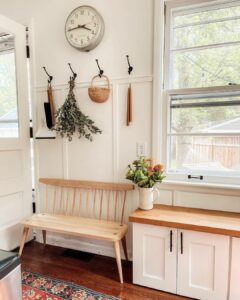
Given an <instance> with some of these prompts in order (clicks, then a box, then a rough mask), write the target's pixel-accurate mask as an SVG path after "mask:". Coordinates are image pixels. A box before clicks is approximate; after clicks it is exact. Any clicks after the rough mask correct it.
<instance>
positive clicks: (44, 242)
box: [42, 230, 47, 246]
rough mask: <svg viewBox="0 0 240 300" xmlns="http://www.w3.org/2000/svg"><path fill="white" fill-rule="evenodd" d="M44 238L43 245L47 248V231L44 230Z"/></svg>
mask: <svg viewBox="0 0 240 300" xmlns="http://www.w3.org/2000/svg"><path fill="white" fill-rule="evenodd" d="M42 236H43V245H44V246H46V237H47V232H46V230H42Z"/></svg>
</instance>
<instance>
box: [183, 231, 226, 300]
mask: <svg viewBox="0 0 240 300" xmlns="http://www.w3.org/2000/svg"><path fill="white" fill-rule="evenodd" d="M229 242H230V238H229V237H227V236H222V235H215V234H208V233H203V232H196V231H186V230H179V231H178V245H179V247H178V248H179V249H178V279H177V294H179V295H183V296H188V297H192V298H196V299H201V300H227V289H228V272H229V259H228V258H229Z"/></svg>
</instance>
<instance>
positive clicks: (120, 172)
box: [0, 0, 153, 255]
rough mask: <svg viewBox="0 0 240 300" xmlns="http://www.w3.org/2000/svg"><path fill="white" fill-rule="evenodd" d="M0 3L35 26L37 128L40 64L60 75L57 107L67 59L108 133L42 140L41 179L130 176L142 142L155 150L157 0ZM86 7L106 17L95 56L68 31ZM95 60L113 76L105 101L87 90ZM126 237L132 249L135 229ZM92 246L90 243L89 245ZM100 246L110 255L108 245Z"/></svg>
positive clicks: (42, 97) (81, 97) (84, 104)
mask: <svg viewBox="0 0 240 300" xmlns="http://www.w3.org/2000/svg"><path fill="white" fill-rule="evenodd" d="M0 4H1V6H0V7H1V10H0V13H1V14H4V15H6V16H8V17H10V18H14V19H15V20H17V21H18V22H21V23H23V24H25V25H28V24H30V23H32V24H33V26H32V27H33V32H31V40H32V41H33V47H32V48H33V49H31V53H32V62H33V65H34V73H33V75H34V91H35V95H36V98H35V105H36V107H35V112H36V118H35V124H36V125H37V126H38V124H39V123H40V122H41V118H42V116H43V102H44V101H46V99H47V97H46V82H47V81H46V76H45V73H44V72H43V70H42V66H46V67H47V69H48V71H49V72H50V73H51V74H52V75H53V76H54V82H53V85H54V98H55V103H56V106H57V107H59V106H60V105H61V104H62V103H63V101H64V100H65V98H66V95H67V82H68V79H69V75H70V71H69V69H68V65H67V63H68V62H71V64H72V67H73V69H74V70H75V71H76V72H77V73H78V78H77V86H76V89H75V94H76V98H77V100H78V104H79V106H80V108H81V109H82V110H83V112H84V113H86V114H88V115H89V116H90V117H91V118H92V119H93V120H94V121H96V125H97V126H99V127H100V128H101V129H102V130H103V133H102V135H96V136H94V141H93V142H92V143H90V142H89V141H86V140H83V139H81V140H79V139H77V138H75V139H74V140H73V141H72V142H68V141H66V140H62V139H61V138H59V139H57V140H55V141H53V140H50V141H49V140H40V141H36V151H37V176H38V177H65V178H76V179H85V180H99V181H124V175H125V172H126V166H127V164H128V163H129V162H130V161H132V160H133V159H135V157H136V142H137V141H146V142H147V144H148V155H150V153H151V115H152V64H153V62H152V51H153V1H152V0H131V1H128V0H121V1H119V0H101V1H96V0H88V1H87V2H86V1H76V0H70V1H59V0H52V1H49V0H43V1H29V0H24V1H21V3H20V2H19V1H17V0H10V1H8V2H7V1H1V3H0ZM83 4H88V5H92V6H94V7H95V8H96V9H97V10H98V11H99V12H100V13H101V14H102V16H103V18H104V21H105V27H106V30H105V35H104V38H103V40H102V42H101V44H100V45H99V46H98V47H97V48H96V49H94V50H93V51H91V52H89V53H82V52H79V51H78V50H76V49H74V48H72V47H71V46H70V45H69V44H68V43H67V41H66V39H65V35H64V25H65V21H66V18H67V16H68V14H69V13H70V12H71V10H73V9H74V8H75V7H77V6H79V5H83ZM13 8H14V9H13ZM126 54H128V55H129V56H130V60H131V63H132V65H133V67H134V71H133V73H132V75H131V77H129V75H128V73H127V71H128V66H127V61H126ZM96 58H98V59H99V62H100V65H101V67H102V68H103V69H104V71H105V73H106V75H108V76H109V78H110V81H111V90H112V92H111V97H110V99H109V101H108V102H106V103H104V104H96V103H93V102H92V101H91V100H90V99H89V97H88V95H87V87H88V85H89V82H90V80H91V78H92V77H93V75H95V74H96V73H97V71H98V70H97V66H96V63H95V59H96ZM129 82H131V83H132V89H133V124H132V125H131V126H130V127H127V126H126V104H127V88H128V83H129ZM35 112H34V113H35ZM36 125H35V129H36V127H37V126H36ZM134 198H136V197H134ZM136 207H137V203H136V199H128V204H127V212H128V213H129V212H130V211H132V210H133V209H135V208H136ZM128 239H129V246H130V247H129V248H131V232H130V234H129V238H128ZM53 242H54V243H56V244H59V239H56V238H54V240H53ZM61 243H63V244H65V245H66V243H67V244H68V246H69V243H70V244H72V245H73V247H75V248H78V247H81V248H82V247H84V245H85V244H81V246H79V245H80V244H79V243H78V242H76V240H74V239H71V242H69V239H68V238H67V239H63V240H62V241H61ZM91 248H92V246H90V248H89V247H87V250H89V249H91ZM98 248H99V247H98ZM107 249H108V250H107ZM96 251H97V252H101V253H106V254H109V255H111V254H112V249H110V248H106V249H105V250H103V251H102V250H101V249H100V250H99V249H97V250H96Z"/></svg>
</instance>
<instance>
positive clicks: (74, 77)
mask: <svg viewBox="0 0 240 300" xmlns="http://www.w3.org/2000/svg"><path fill="white" fill-rule="evenodd" d="M68 65H69V68H70V70H71V72H72V73H73V77H70V78H71V79H73V80H75V79H76V77H77V73H75V72H74V71H73V69H72V66H71V64H70V63H68Z"/></svg>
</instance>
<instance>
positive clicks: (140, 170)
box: [126, 157, 165, 188]
mask: <svg viewBox="0 0 240 300" xmlns="http://www.w3.org/2000/svg"><path fill="white" fill-rule="evenodd" d="M163 171H164V166H163V165H162V164H157V165H154V166H152V160H151V159H146V158H145V157H139V159H137V160H134V161H133V162H132V164H129V165H128V171H127V174H126V179H128V180H131V181H132V182H133V183H135V184H137V186H138V187H140V188H152V187H153V186H154V185H155V184H156V183H157V182H159V183H160V182H162V181H163V179H164V178H165V176H164V175H163Z"/></svg>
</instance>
